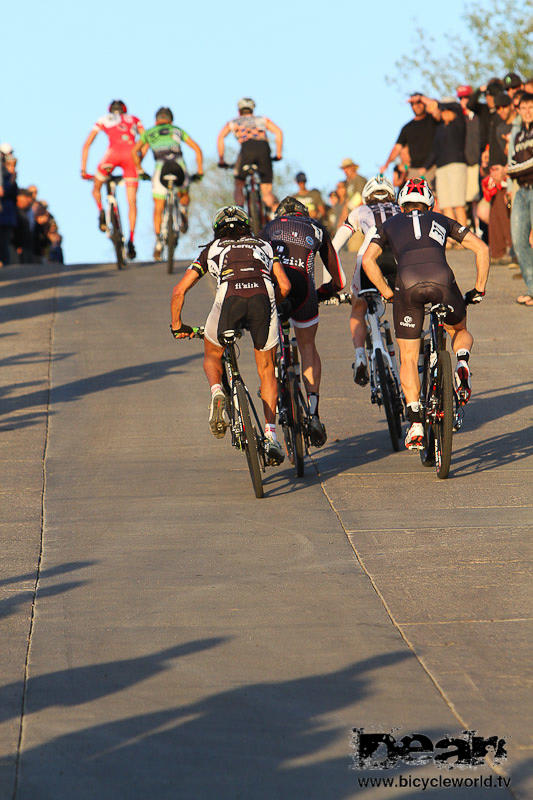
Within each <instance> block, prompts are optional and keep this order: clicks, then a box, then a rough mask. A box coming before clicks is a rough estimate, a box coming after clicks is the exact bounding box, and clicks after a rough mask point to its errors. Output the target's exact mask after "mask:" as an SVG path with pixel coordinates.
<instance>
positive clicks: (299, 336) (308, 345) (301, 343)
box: [294, 322, 322, 394]
mask: <svg viewBox="0 0 533 800" xmlns="http://www.w3.org/2000/svg"><path fill="white" fill-rule="evenodd" d="M300 324H301V323H296V325H295V327H294V333H295V335H296V341H297V343H298V350H299V351H300V356H301V359H302V375H303V378H304V383H305V388H306V389H307V393H308V394H318V393H319V389H320V379H321V377H322V362H321V361H320V356H319V354H318V350H317V349H316V344H315V340H316V332H317V330H318V322H313V323H312V324H311V325H309V326H308V327H305V328H303V327H300ZM296 326H298V327H296Z"/></svg>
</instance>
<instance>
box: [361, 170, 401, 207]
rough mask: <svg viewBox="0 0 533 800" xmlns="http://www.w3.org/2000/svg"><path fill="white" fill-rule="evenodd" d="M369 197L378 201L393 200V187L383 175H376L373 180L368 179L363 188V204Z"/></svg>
mask: <svg viewBox="0 0 533 800" xmlns="http://www.w3.org/2000/svg"><path fill="white" fill-rule="evenodd" d="M369 197H376V198H377V199H378V200H394V197H395V194H394V186H393V185H392V183H391V182H390V181H389V180H387V178H384V177H383V175H381V174H379V175H376V176H375V177H374V178H370V180H368V181H367V182H366V183H365V185H364V187H363V203H367V202H368V198H369Z"/></svg>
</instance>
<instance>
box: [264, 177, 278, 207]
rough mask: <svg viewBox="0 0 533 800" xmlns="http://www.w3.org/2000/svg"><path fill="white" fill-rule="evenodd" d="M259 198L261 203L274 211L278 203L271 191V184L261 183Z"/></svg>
mask: <svg viewBox="0 0 533 800" xmlns="http://www.w3.org/2000/svg"><path fill="white" fill-rule="evenodd" d="M261 197H262V198H263V203H264V204H265V205H266V206H267V207H268V208H270V209H271V210H272V211H274V210H275V209H276V208H277V206H278V201H277V199H276V196H275V195H274V192H273V191H272V184H271V183H262V184H261Z"/></svg>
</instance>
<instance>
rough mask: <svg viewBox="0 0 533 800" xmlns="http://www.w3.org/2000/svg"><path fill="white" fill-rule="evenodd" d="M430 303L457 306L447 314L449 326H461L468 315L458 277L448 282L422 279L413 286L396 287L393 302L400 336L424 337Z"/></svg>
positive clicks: (395, 323) (408, 337)
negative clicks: (425, 316)
mask: <svg viewBox="0 0 533 800" xmlns="http://www.w3.org/2000/svg"><path fill="white" fill-rule="evenodd" d="M426 303H431V304H436V303H444V304H445V305H448V306H451V307H452V308H453V311H449V312H448V314H447V316H446V320H445V322H446V324H447V325H457V323H458V322H461V320H463V319H464V318H465V316H466V306H465V302H464V300H463V295H462V294H461V292H460V291H459V287H458V286H457V284H456V283H455V281H454V280H453V281H451V282H450V283H446V284H444V283H432V282H430V281H421V282H420V283H415V284H413V285H411V286H409V288H405V287H404V286H402V285H401V284H400V285H399V286H396V288H395V290H394V304H393V318H394V333H395V335H396V338H397V339H418V338H420V334H421V333H422V326H423V324H424V306H425V304H426Z"/></svg>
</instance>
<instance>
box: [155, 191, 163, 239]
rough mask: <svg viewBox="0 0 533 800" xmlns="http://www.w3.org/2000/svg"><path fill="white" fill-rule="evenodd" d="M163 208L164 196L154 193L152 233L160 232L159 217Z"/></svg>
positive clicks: (160, 217)
mask: <svg viewBox="0 0 533 800" xmlns="http://www.w3.org/2000/svg"><path fill="white" fill-rule="evenodd" d="M164 208H165V198H164V197H156V196H155V195H154V233H155V235H156V236H159V234H160V233H161V219H162V217H163V209H164Z"/></svg>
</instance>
